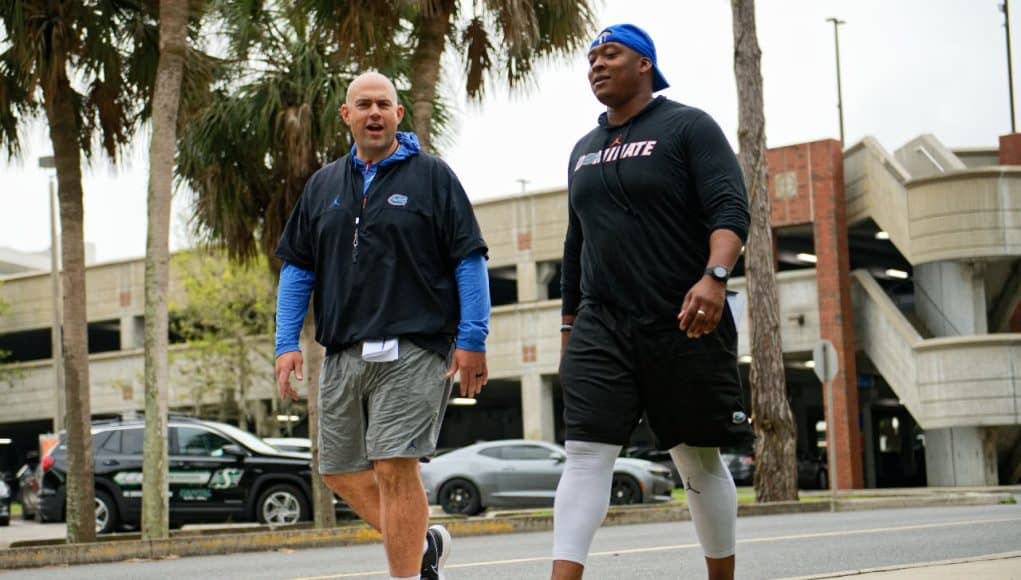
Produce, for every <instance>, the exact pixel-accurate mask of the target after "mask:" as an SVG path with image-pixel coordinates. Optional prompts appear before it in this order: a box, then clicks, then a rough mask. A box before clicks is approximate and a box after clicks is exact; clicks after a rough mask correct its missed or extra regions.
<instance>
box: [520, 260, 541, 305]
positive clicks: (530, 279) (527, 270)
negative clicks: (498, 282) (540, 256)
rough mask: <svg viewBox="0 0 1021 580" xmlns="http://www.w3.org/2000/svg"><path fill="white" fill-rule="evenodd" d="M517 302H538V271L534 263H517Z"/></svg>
mask: <svg viewBox="0 0 1021 580" xmlns="http://www.w3.org/2000/svg"><path fill="white" fill-rule="evenodd" d="M517 276H518V302H535V301H536V300H540V299H541V297H540V296H539V292H538V286H537V285H536V278H537V276H538V271H537V267H536V264H535V262H533V261H531V260H528V261H527V262H518V267H517Z"/></svg>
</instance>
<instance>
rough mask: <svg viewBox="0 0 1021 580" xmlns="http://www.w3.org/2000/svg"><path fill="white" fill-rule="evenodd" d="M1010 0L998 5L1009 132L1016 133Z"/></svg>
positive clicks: (1004, 0)
mask: <svg viewBox="0 0 1021 580" xmlns="http://www.w3.org/2000/svg"><path fill="white" fill-rule="evenodd" d="M1009 4H1010V0H1003V4H1000V11H1001V12H1003V29H1004V32H1005V33H1006V35H1007V90H1008V91H1009V93H1010V132H1011V133H1016V132H1017V131H1016V130H1015V128H1014V66H1013V64H1011V58H1010V6H1009Z"/></svg>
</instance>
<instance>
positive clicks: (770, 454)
mask: <svg viewBox="0 0 1021 580" xmlns="http://www.w3.org/2000/svg"><path fill="white" fill-rule="evenodd" d="M730 5H731V9H732V11H733V17H734V76H735V77H736V79H737V94H738V103H739V106H740V110H739V117H738V131H737V132H738V141H739V143H740V148H741V153H740V155H739V160H740V162H741V169H742V170H743V171H744V176H745V181H746V182H747V184H748V196H749V202H750V204H749V205H750V211H751V228H750V230H749V232H748V245H747V251H746V253H745V272H746V276H747V278H748V314H749V325H750V331H751V352H753V353H755V355H754V356H753V357H752V364H751V373H750V377H749V380H750V382H751V391H752V417H753V419H754V420H753V422H752V425H754V427H755V432H756V435H757V436H758V437H757V439H756V443H755V499H756V501H760V502H769V501H786V500H796V499H797V498H798V486H797V463H796V459H795V442H796V439H795V430H794V416H793V415H792V414H791V408H790V405H789V404H788V402H787V385H786V381H785V376H784V368H783V350H782V345H781V343H780V306H779V303H778V300H777V296H776V278H775V276H776V271H775V267H774V264H775V261H774V258H773V234H772V230H771V228H770V221H769V220H770V199H769V187H768V183H767V181H766V119H765V112H764V108H763V104H762V72H761V70H760V67H759V63H760V60H761V57H762V53H761V52H760V51H759V41H758V39H757V37H756V33H755V1H754V0H731V3H730Z"/></svg>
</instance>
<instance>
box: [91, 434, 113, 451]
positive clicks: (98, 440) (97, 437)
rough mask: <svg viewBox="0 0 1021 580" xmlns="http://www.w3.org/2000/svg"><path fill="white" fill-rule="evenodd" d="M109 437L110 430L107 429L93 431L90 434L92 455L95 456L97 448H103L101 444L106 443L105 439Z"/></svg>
mask: <svg viewBox="0 0 1021 580" xmlns="http://www.w3.org/2000/svg"><path fill="white" fill-rule="evenodd" d="M109 438H110V432H109V431H100V432H99V433H93V434H92V455H93V456H95V455H96V453H98V452H99V450H100V449H102V448H103V445H104V444H105V443H106V440H107V439H109Z"/></svg>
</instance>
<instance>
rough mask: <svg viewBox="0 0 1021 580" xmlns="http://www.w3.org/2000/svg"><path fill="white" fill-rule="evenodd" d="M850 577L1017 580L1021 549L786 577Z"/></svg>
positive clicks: (1019, 578)
mask: <svg viewBox="0 0 1021 580" xmlns="http://www.w3.org/2000/svg"><path fill="white" fill-rule="evenodd" d="M836 578H854V579H855V580H858V579H862V580H864V579H868V580H908V579H918V578H925V579H926V580H957V579H960V578H967V579H968V580H1021V552H1007V553H1004V554H990V555H988V556H978V557H975V558H962V559H958V560H942V561H939V562H925V563H922V564H910V565H904V566H888V567H884V568H872V569H867V570H847V571H844V572H836V573H832V574H823V575H820V576H802V577H799V578H790V579H788V580H809V579H811V580H823V579H836Z"/></svg>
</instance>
